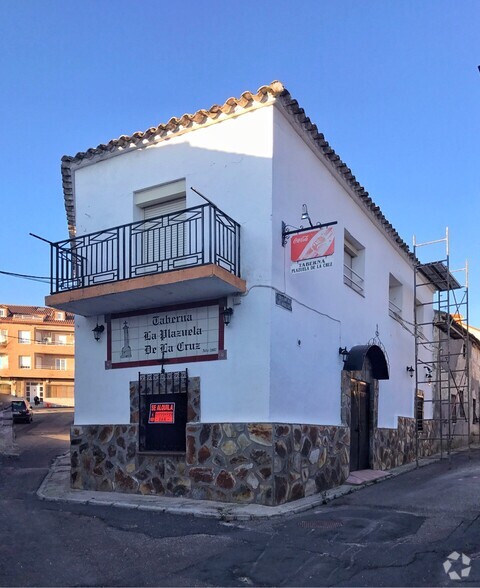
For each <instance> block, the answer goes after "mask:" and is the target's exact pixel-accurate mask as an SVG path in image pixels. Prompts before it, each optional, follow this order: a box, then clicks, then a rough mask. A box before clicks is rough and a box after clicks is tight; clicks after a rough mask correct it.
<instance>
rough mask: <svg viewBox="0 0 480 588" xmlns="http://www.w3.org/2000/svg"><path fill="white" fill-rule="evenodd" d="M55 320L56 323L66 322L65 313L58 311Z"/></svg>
mask: <svg viewBox="0 0 480 588" xmlns="http://www.w3.org/2000/svg"><path fill="white" fill-rule="evenodd" d="M55 320H56V321H64V320H65V313H64V312H60V311H56V312H55Z"/></svg>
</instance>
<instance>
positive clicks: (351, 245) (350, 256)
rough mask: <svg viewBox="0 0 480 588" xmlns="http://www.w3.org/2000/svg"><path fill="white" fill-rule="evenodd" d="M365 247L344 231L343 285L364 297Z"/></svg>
mask: <svg viewBox="0 0 480 588" xmlns="http://www.w3.org/2000/svg"><path fill="white" fill-rule="evenodd" d="M364 274H365V247H364V246H363V245H361V244H360V243H359V242H358V241H357V240H356V239H354V238H353V237H352V235H350V233H349V232H348V231H345V237H344V247H343V283H344V284H346V285H347V286H350V288H352V290H355V292H358V294H361V295H362V296H363V295H364V289H365V288H364Z"/></svg>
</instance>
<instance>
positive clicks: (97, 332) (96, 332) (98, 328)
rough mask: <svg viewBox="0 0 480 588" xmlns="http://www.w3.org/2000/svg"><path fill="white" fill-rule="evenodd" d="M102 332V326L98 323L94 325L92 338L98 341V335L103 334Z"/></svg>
mask: <svg viewBox="0 0 480 588" xmlns="http://www.w3.org/2000/svg"><path fill="white" fill-rule="evenodd" d="M104 330H105V326H104V325H99V324H98V323H97V324H96V326H95V328H94V329H92V332H93V336H94V337H95V341H100V335H101V334H102V333H103V331H104Z"/></svg>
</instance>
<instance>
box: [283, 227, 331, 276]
mask: <svg viewBox="0 0 480 588" xmlns="http://www.w3.org/2000/svg"><path fill="white" fill-rule="evenodd" d="M290 247H291V249H290V259H291V273H292V274H298V273H302V272H308V271H310V270H316V269H323V268H326V267H331V266H332V265H333V254H334V253H335V226H334V225H332V226H327V227H322V228H318V229H315V228H313V229H312V230H311V231H302V232H301V233H298V234H296V235H294V236H292V237H291V239H290Z"/></svg>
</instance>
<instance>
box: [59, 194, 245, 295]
mask: <svg viewBox="0 0 480 588" xmlns="http://www.w3.org/2000/svg"><path fill="white" fill-rule="evenodd" d="M206 264H215V265H218V266H220V267H222V268H224V269H226V270H227V271H228V272H230V273H232V274H234V275H235V276H240V225H239V224H238V223H236V222H235V221H234V220H233V219H231V218H230V217H229V216H228V215H226V214H225V213H223V212H222V211H221V210H219V209H218V208H217V207H215V206H213V205H210V204H204V205H202V206H196V207H193V208H187V209H185V210H182V211H179V212H175V213H170V214H165V215H163V216H159V217H156V218H152V219H149V220H142V221H138V222H134V223H130V224H128V225H122V226H119V227H114V228H111V229H105V230H103V231H97V232H96V233H90V234H89V235H81V236H79V237H75V238H74V239H68V240H65V241H60V242H58V243H53V244H52V246H51V293H52V294H56V293H58V292H65V291H68V290H75V289H77V288H85V287H88V286H95V285H98V284H105V283H108V282H117V281H120V280H127V279H129V278H137V277H141V276H145V275H149V274H158V273H165V272H171V271H175V270H179V269H185V268H190V267H197V266H201V265H206Z"/></svg>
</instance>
